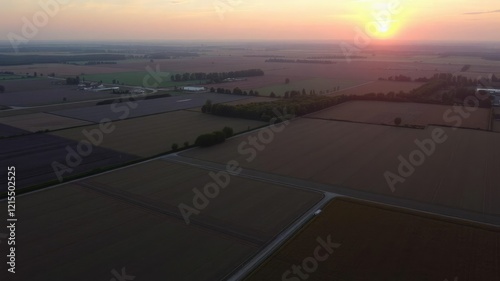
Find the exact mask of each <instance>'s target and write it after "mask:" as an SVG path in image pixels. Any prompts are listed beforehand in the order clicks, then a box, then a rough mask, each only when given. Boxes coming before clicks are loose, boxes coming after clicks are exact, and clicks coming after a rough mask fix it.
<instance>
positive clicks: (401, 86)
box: [335, 81, 424, 95]
mask: <svg viewBox="0 0 500 281" xmlns="http://www.w3.org/2000/svg"><path fill="white" fill-rule="evenodd" d="M423 84H424V83H421V82H397V81H374V82H372V83H366V84H363V85H360V86H359V87H352V88H349V89H345V90H341V91H339V92H336V93H335V94H336V95H337V94H338V95H364V94H369V93H376V94H378V93H388V92H391V91H392V92H394V93H399V92H401V91H403V92H409V91H411V90H413V89H416V88H418V87H420V86H422V85H423Z"/></svg>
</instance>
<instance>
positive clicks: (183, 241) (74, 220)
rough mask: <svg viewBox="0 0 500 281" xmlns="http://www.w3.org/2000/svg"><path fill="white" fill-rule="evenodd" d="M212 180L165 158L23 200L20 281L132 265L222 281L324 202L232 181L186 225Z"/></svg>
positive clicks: (137, 272) (136, 269)
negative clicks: (185, 208) (187, 210)
mask: <svg viewBox="0 0 500 281" xmlns="http://www.w3.org/2000/svg"><path fill="white" fill-rule="evenodd" d="M145 180H147V184H146V182H145ZM209 182H213V180H212V179H211V178H210V177H209V172H208V171H206V170H201V169H197V168H191V167H186V166H182V165H176V164H171V163H167V162H165V161H162V160H158V161H153V162H148V163H144V164H140V165H136V166H133V167H129V168H126V169H121V170H118V171H114V172H112V173H108V174H105V175H101V176H97V177H92V178H89V179H85V180H81V181H77V182H74V183H70V184H65V185H62V186H59V187H56V188H54V189H50V190H45V191H41V192H37V193H33V194H29V195H26V196H23V197H21V198H19V200H20V201H22V205H23V208H20V209H19V210H18V211H17V216H19V217H22V218H23V223H22V224H19V228H18V229H17V237H16V238H17V241H18V242H19V244H21V245H24V246H23V247H19V248H18V251H17V253H16V257H17V260H16V261H17V262H18V264H31V266H29V267H25V268H24V269H23V270H19V272H18V273H16V275H15V279H12V280H27V279H30V278H31V279H33V278H34V277H36V278H34V280H73V279H75V278H77V279H81V280H109V279H110V278H112V277H113V274H112V273H111V271H112V270H113V269H115V270H116V271H118V272H119V273H120V272H121V269H122V268H125V269H126V272H127V274H128V275H131V276H137V278H139V276H140V277H141V278H142V279H145V280H161V279H162V278H165V277H168V279H170V280H221V279H224V277H225V276H227V275H228V274H230V273H231V272H232V270H234V269H235V268H236V267H237V266H239V265H240V264H241V263H243V262H245V261H246V260H247V259H248V258H249V257H251V256H252V255H254V254H255V253H257V252H258V251H259V250H260V249H261V248H262V247H263V246H264V245H265V244H266V243H267V242H268V241H269V240H270V239H272V237H274V236H275V235H277V234H278V233H279V232H280V231H281V230H282V229H283V228H284V227H286V226H288V225H289V224H290V223H292V222H293V221H294V220H295V219H297V217H299V216H300V215H302V213H304V212H305V211H307V210H308V209H309V208H311V207H312V206H313V205H314V204H315V203H316V202H318V201H319V200H321V198H322V194H320V193H315V192H309V191H301V190H297V189H291V188H288V187H284V186H278V185H272V184H268V183H263V182H257V181H252V180H247V179H241V178H237V177H231V180H230V184H229V185H228V186H227V188H226V189H221V191H220V194H219V196H217V197H216V198H213V199H210V203H209V205H208V206H207V207H206V208H205V209H203V210H201V212H200V214H199V215H192V216H191V218H190V219H191V223H190V224H189V225H186V223H185V222H184V220H183V218H182V216H181V214H180V211H179V208H178V204H179V203H185V204H189V205H192V203H191V202H192V200H193V196H194V193H193V191H192V189H193V188H194V187H198V188H199V189H201V190H203V186H204V185H206V184H207V183H209ZM235 202H237V204H235ZM0 207H1V208H7V205H6V201H2V202H0ZM158 241H161V242H158ZM6 245H7V244H6V243H2V244H0V247H2V251H3V250H4V247H6ZM5 250H6V249H5ZM41 253H43V254H41ZM2 274H6V273H2ZM16 278H17V279H16Z"/></svg>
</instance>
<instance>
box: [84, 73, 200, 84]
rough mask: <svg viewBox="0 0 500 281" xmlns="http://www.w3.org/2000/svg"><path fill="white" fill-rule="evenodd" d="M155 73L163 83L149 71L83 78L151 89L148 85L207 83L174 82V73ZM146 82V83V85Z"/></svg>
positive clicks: (196, 82) (195, 82) (194, 82)
mask: <svg viewBox="0 0 500 281" xmlns="http://www.w3.org/2000/svg"><path fill="white" fill-rule="evenodd" d="M153 69H154V68H153ZM154 73H155V75H158V77H157V78H158V79H161V82H160V81H158V80H156V79H155V77H153V76H152V75H151V74H150V73H149V72H147V71H133V72H117V73H101V74H86V75H84V76H83V77H85V80H86V81H94V82H99V81H102V82H103V83H105V84H112V82H113V80H118V84H122V83H124V84H125V85H131V86H144V87H150V86H148V85H152V86H151V87H153V86H154V87H162V88H167V87H174V86H184V85H197V84H200V83H203V82H205V81H185V82H173V81H171V80H170V76H171V75H173V74H176V73H174V72H154ZM148 77H151V78H148ZM144 81H146V83H145V82H144Z"/></svg>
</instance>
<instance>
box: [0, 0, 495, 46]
mask: <svg viewBox="0 0 500 281" xmlns="http://www.w3.org/2000/svg"><path fill="white" fill-rule="evenodd" d="M0 13H1V17H0V34H1V36H2V37H3V38H0V40H18V41H22V40H25V41H28V40H29V41H36V40H64V41H67V40H78V41H81V40H92V41H104V40H138V41H141V40H210V41H220V40H231V41H235V40H354V39H355V38H356V36H369V37H371V38H376V39H380V40H405V41H413V40H433V41H435V40H452V41H500V32H499V31H500V30H499V29H500V1H498V0H476V1H465V0H418V1H416V0H413V1H410V0H341V1H335V0H321V1H319V0H24V1H18V0H2V10H1V12H0ZM360 34H363V35H360Z"/></svg>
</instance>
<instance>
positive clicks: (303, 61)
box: [266, 59, 336, 64]
mask: <svg viewBox="0 0 500 281" xmlns="http://www.w3.org/2000/svg"><path fill="white" fill-rule="evenodd" d="M266 62H282V63H312V64H334V63H336V62H334V61H331V60H301V59H297V60H293V59H268V60H266Z"/></svg>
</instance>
